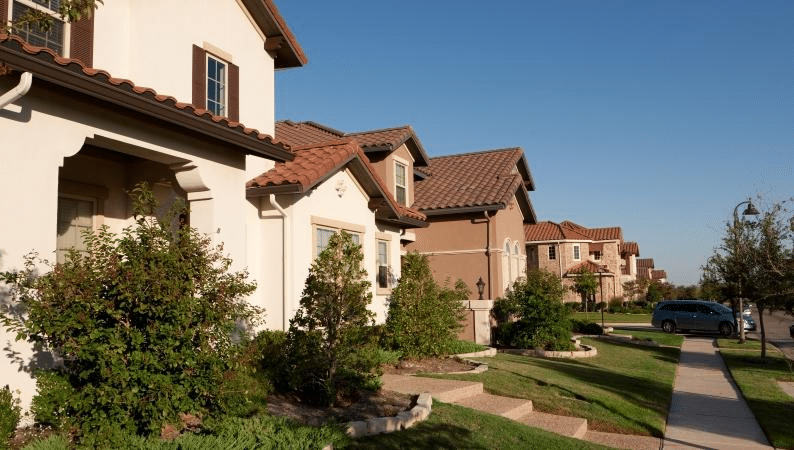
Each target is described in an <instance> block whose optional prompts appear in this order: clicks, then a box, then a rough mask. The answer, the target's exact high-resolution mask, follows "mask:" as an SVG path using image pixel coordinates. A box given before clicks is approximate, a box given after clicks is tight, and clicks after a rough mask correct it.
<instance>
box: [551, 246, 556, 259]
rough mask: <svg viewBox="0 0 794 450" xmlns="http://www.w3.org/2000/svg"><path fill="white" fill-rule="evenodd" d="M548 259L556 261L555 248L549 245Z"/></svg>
mask: <svg viewBox="0 0 794 450" xmlns="http://www.w3.org/2000/svg"><path fill="white" fill-rule="evenodd" d="M549 259H550V260H554V259H557V248H556V247H555V246H553V245H549Z"/></svg>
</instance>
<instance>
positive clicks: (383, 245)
mask: <svg viewBox="0 0 794 450" xmlns="http://www.w3.org/2000/svg"><path fill="white" fill-rule="evenodd" d="M378 265H379V266H387V265H389V245H388V243H387V242H386V241H378Z"/></svg>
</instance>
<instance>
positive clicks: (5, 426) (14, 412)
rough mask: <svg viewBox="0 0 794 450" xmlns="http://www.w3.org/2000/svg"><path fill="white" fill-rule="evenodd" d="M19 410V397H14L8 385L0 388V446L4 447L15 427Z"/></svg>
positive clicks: (19, 413)
mask: <svg viewBox="0 0 794 450" xmlns="http://www.w3.org/2000/svg"><path fill="white" fill-rule="evenodd" d="M21 412H22V409H21V407H20V406H19V399H18V398H15V397H14V394H13V393H12V392H11V389H10V388H9V387H8V385H6V386H5V387H4V388H2V389H0V448H5V446H6V441H7V440H8V438H10V437H11V436H12V435H13V434H14V431H15V430H16V429H17V426H18V425H19V419H20V417H21Z"/></svg>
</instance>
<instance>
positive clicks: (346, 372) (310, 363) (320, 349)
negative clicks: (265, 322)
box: [285, 231, 377, 405]
mask: <svg viewBox="0 0 794 450" xmlns="http://www.w3.org/2000/svg"><path fill="white" fill-rule="evenodd" d="M363 259H364V255H363V254H362V253H361V246H360V245H358V244H356V243H354V242H353V239H352V237H351V236H350V235H349V234H348V233H345V232H344V231H343V232H341V233H336V234H334V235H333V236H331V238H330V239H329V240H328V247H326V249H325V250H323V251H322V252H320V254H319V255H318V256H317V259H315V261H314V263H312V266H311V269H310V270H309V276H308V277H307V279H306V286H305V288H304V289H303V295H302V297H301V303H300V304H301V306H300V308H299V309H298V311H297V312H296V314H295V317H293V319H292V320H291V321H290V328H289V332H288V333H287V340H286V343H285V352H286V361H287V368H286V373H288V374H289V379H288V380H287V385H288V387H289V388H290V389H291V390H294V391H296V392H298V393H299V394H301V395H302V396H303V398H304V400H306V401H310V402H316V403H321V404H326V405H330V404H333V403H336V402H337V401H338V400H341V399H342V398H343V397H347V396H350V395H355V394H356V392H357V391H358V390H359V389H372V388H373V386H376V385H377V380H376V378H377V377H376V375H375V374H374V373H373V372H374V370H375V369H376V367H375V366H373V364H374V362H373V361H374V358H371V357H367V355H366V354H364V350H363V349H365V348H366V347H367V346H371V345H373V343H372V340H371V339H370V335H369V333H367V332H366V327H367V326H368V325H371V322H372V318H373V316H374V314H373V313H372V312H371V311H369V310H368V309H367V306H368V305H369V303H370V301H371V299H372V294H371V293H370V291H369V288H370V283H369V281H366V280H367V271H366V270H364V269H363V268H362V267H361V262H362V260H363Z"/></svg>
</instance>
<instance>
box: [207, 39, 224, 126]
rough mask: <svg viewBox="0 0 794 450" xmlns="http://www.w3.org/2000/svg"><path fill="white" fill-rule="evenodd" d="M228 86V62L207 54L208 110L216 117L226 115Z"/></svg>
mask: <svg viewBox="0 0 794 450" xmlns="http://www.w3.org/2000/svg"><path fill="white" fill-rule="evenodd" d="M227 84H228V83H227V65H226V62H224V61H223V60H221V59H219V58H216V57H215V56H213V55H211V54H209V53H207V110H209V111H210V112H212V113H213V114H215V115H216V116H225V115H226V105H227V103H228V96H227V89H226V86H227Z"/></svg>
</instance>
